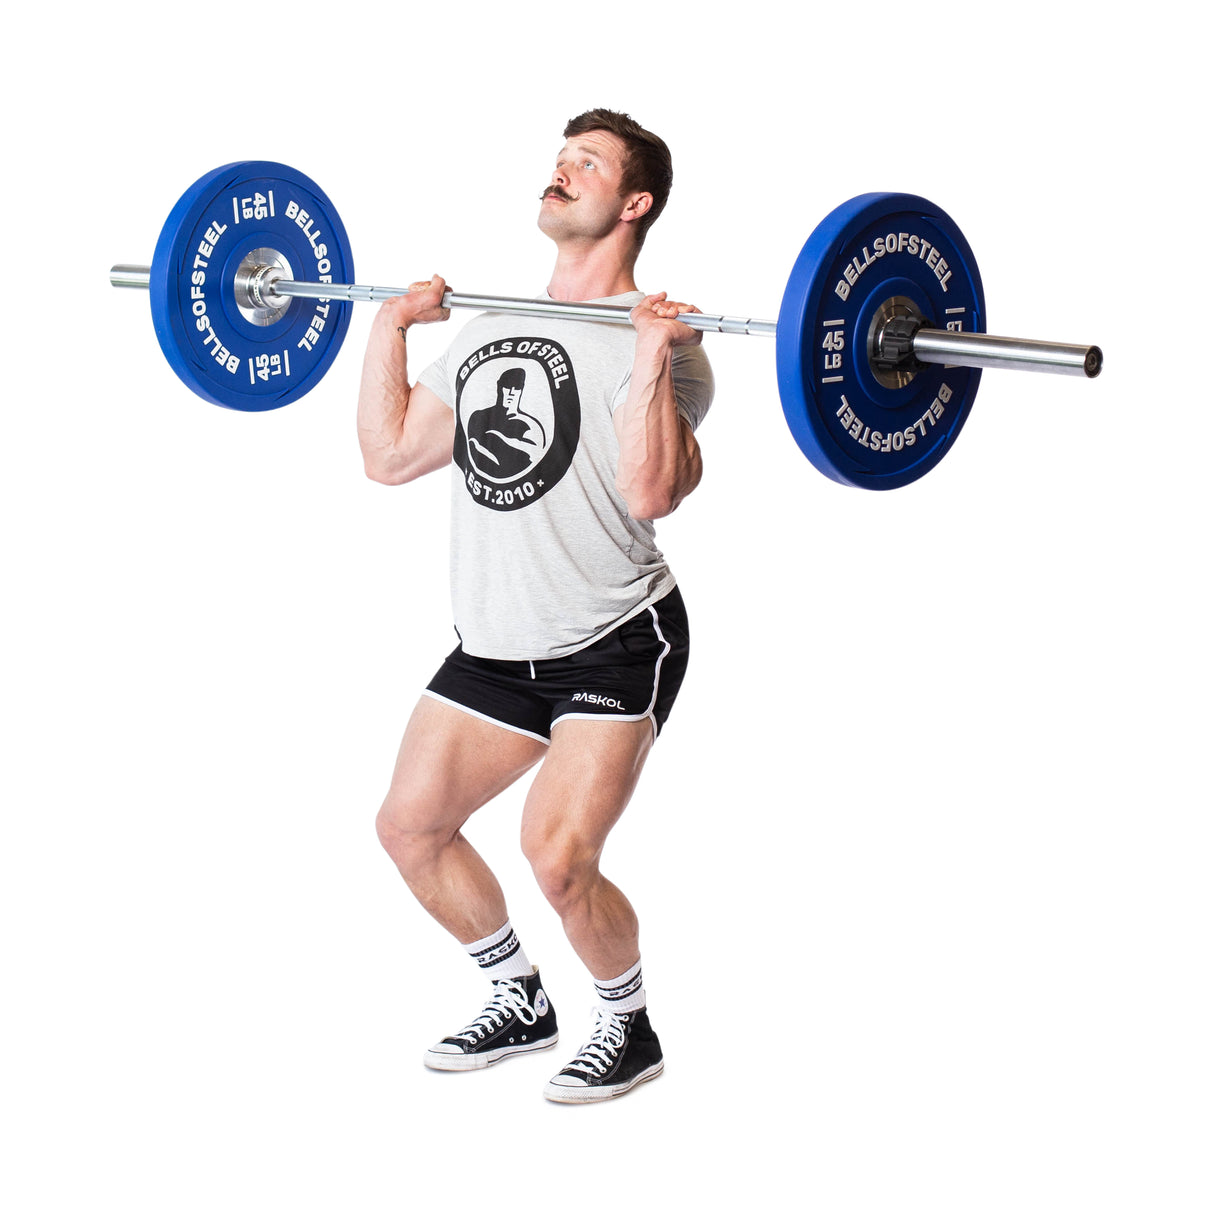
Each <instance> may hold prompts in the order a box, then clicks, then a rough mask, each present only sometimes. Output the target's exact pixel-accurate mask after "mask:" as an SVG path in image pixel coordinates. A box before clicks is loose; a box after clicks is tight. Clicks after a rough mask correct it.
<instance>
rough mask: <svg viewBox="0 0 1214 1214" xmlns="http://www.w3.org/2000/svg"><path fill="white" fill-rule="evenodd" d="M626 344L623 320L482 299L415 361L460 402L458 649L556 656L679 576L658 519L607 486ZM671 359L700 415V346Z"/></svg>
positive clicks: (454, 404) (630, 300)
mask: <svg viewBox="0 0 1214 1214" xmlns="http://www.w3.org/2000/svg"><path fill="white" fill-rule="evenodd" d="M643 298H644V296H643V295H642V294H641V293H640V292H639V291H638V292H635V293H630V294H627V295H617V296H614V297H612V298H611V299H606V300H597V301H595V302H601V303H613V304H625V305H629V306H632V305H635V304H638V303H640V301H641V300H642V299H643ZM635 347H636V330H635V329H633V328H632V327H631V326H628V325H613V324H593V323H589V322H586V321H580V320H576V321H575V320H562V319H560V318H557V317H553V318H544V319H535V318H531V317H526V316H517V315H514V314H510V313H503V312H487V313H485V314H483V315H481V316H478V317H476V318H475V319H473V320H472V321H470V322H469V323H468V324H467V325H466V326H465V327H464V328H463V330H461V332H460V333H459V334H458V335H457V336H456V338H455V340H454V341H453V342H452V343H451V346H450V348H449V349H448V350H447V353H446V354H445V355H443V357H442V358H440V359H438V360H437V361H436V362H434V363H432V364H431V365H430V366H429V367H427V368H426V370H425V371H423V372H422V374H421V376H420V377H419V381H420V382H421V383H423V384H425V386H426V387H427V388H429V389H430V390H431V391H432V392H433V393H434V394H435V395H436V396H438V397H439V399H440V400H442V401H444V402H445V403H446V404H447V405H448V406H450V407H451V408H452V409H454V410H455V447H454V451H453V460H454V464H453V467H454V474H453V476H452V482H451V598H452V605H453V607H454V611H455V627H456V631H457V632H458V633H459V636H460V640H461V642H462V644H463V647H464V650H465V652H467V653H470V654H473V655H475V656H477V657H484V658H497V659H501V660H514V661H517V660H528V659H540V658H556V657H564V656H565V655H566V654H570V653H574V652H576V651H577V650H579V649H582V648H584V647H585V646H587V645H590V644H593V643H594V642H595V641H597V640H598V639H599V638H600V637H602V636H603V635H605V634H606V633H607V632H610V631H611V630H612V629H613V628H615V627H617V626H618V625H619V624H622V623H623V622H624V621H625V620H628V619H630V618H631V617H632V616H634V615H636V614H637V613H638V612H640V611H643V610H644V609H645V608H646V607H648V606H649V605H650V604H651V603H655V602H657V600H658V599H660V598H662V597H663V596H664V595H666V594H668V593H669V592H670V591H671V590H672V589H673V588H674V584H675V580H674V575H673V574H672V573H671V571H670V569H669V567H668V566H667V564H666V560H665V558H664V557H663V556H662V553H661V552H660V551H659V550H658V547H657V545H656V544H655V542H654V531H653V524H652V523H649V522H645V521H643V520H638V519H634V518H631V517H630V516H629V514H628V507H627V506H626V505H625V504H624V499H623V498H622V497H621V496H620V495H619V493H618V492H617V491H616V488H615V475H616V467H617V464H618V462H619V443H618V441H617V440H616V435H615V428H614V426H613V424H612V414H613V413H614V412H615V410H616V408H617V407H618V406H620V405H622V404H623V403H624V401H625V399H626V398H627V396H628V387H629V382H630V380H631V377H632V361H633V354H634V351H635ZM673 371H674V386H675V396H676V399H677V402H678V407H679V412H680V413H681V414H682V415H683V416H684V417H685V418H686V419H687V421H688V422H689V423H690V424H691V426H692V427H693V428H694V427H696V426H698V425H699V424H700V422H701V421H702V420H703V418H704V415H705V414H706V413H707V412H708V407H709V405H710V404H711V403H712V393H713V380H712V370H711V368H710V367H709V365H708V358H707V356H706V355H705V354H704V352H703V350H702V349H701V347H699V346H680V347H677V348H676V349H675V351H674V361H673Z"/></svg>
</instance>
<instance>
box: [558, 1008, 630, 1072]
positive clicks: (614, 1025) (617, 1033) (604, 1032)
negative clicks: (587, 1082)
mask: <svg viewBox="0 0 1214 1214" xmlns="http://www.w3.org/2000/svg"><path fill="white" fill-rule="evenodd" d="M625 1024H627V1021H626V1020H624V1019H622V1018H621V1017H620V1016H617V1015H616V1014H615V1013H614V1012H608V1011H605V1010H604V1009H603V1008H596V1009H595V1020H594V1028H593V1030H592V1031H591V1033H590V1040H589V1041H587V1042H586V1044H585V1045H584V1046H582V1048H581V1049H580V1050H579V1051H578V1055H577V1057H576V1058H575V1059H574V1060H573V1061H572V1062H571V1063H569V1065H568V1066H567V1067H565V1070H567V1071H581V1072H582V1073H583V1074H584V1075H605V1074H606V1073H607V1068H608V1067H609V1066H610V1065H611V1064H612V1063H613V1062H614V1061H615V1060H616V1056H617V1055H618V1054H619V1052H620V1050H622V1049H623V1048H624V1025H625Z"/></svg>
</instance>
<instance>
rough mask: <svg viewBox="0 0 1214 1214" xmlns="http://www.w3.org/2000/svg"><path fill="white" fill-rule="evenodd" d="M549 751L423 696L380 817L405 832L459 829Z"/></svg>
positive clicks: (410, 724) (411, 718)
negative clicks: (388, 820) (382, 816)
mask: <svg viewBox="0 0 1214 1214" xmlns="http://www.w3.org/2000/svg"><path fill="white" fill-rule="evenodd" d="M546 749H547V747H546V746H545V745H544V743H542V742H538V741H536V740H535V739H534V738H529V737H526V736H524V735H522V734H519V733H515V732H513V731H512V730H509V729H503V728H502V727H501V726H499V725H493V724H491V723H490V722H488V721H483V720H481V719H480V718H478V717H475V716H472V715H471V714H469V713H466V712H463V711H461V710H460V709H458V708H453V707H451V706H450V705H449V704H444V703H442V702H441V701H438V700H434V699H431V698H430V697H429V696H423V697H422V698H421V700H420V701H419V702H418V704H417V707H416V708H415V709H414V710H413V715H412V717H410V719H409V724H408V726H407V727H406V728H405V736H404V738H403V739H402V741H401V744H400V753H399V754H398V755H397V758H396V767H395V770H394V771H393V773H392V783H391V786H390V787H389V789H388V795H387V797H386V798H385V800H384V807H383V810H382V811H381V813H382V814H383V815H384V816H385V817H387V818H388V819H390V820H391V822H392V823H393V825H395V826H396V827H397V828H398V829H401V830H411V831H429V830H442V829H450V830H453V831H454V830H458V829H459V828H460V826H462V825H463V823H464V822H465V821H466V820H467V819H468V817H469V815H471V814H472V813H474V812H475V811H476V810H478V809H480V807H481V806H482V805H484V804H485V803H486V802H488V801H491V800H492V799H493V798H494V797H495V796H497V794H498V793H500V792H502V791H503V790H504V789H506V788H508V787H509V786H510V785H511V784H513V783H514V781H515V780H517V779H518V778H519V777H520V776H521V775H523V773H524V772H526V771H528V770H529V769H530V768H532V767H533V766H534V765H535V764H536V762H537V761H538V760H539V759H540V758H541V756H542V755H543V754H544V752H545V750H546Z"/></svg>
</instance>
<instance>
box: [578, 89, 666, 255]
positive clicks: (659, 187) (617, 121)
mask: <svg viewBox="0 0 1214 1214" xmlns="http://www.w3.org/2000/svg"><path fill="white" fill-rule="evenodd" d="M587 131H607V132H609V133H610V134H612V135H615V136H616V138H617V139H619V140H621V141H622V142H623V144H624V147H625V150H626V155H625V158H624V177H623V180H622V181H621V182H620V187H621V189H622V190H623V191H624V193H626V194H635V193H640V192H644V193H646V194H652V195H653V206H651V207H650V208H649V210H648V211H646V212H645V214H644V215H642V216H641V218H640V219H638V220H637V224H636V226H637V248H638V249H639V248H640V247H641V245H642V244H644V243H645V237H646V235H648V233H649V228H650V225H651V224H652V223H653V222H654V221H655V220H656V219H657V217H658V216H659V215H660V214H661V213H662V210H663V209H664V208H665V206H666V199H667V198H669V197H670V186H671V183H672V182H673V181H674V169H673V168H672V167H671V163H670V149H669V148H668V147H667V146H666V144H665V143H664V142H663V141H662V140H661V139H659V138H658V136H657V135H655V134H654V133H653V132H652V131H647V130H646V129H645V128H644V127H643V126H641V124H640V123H639V122H637V121H636V120H635V119H634V118H632V117H631V116H630V115H628V114H621V113H618V112H617V111H616V110H604V109H597V110H587V111H586V112H585V113H584V114H579V115H578V116H577V117H576V118H570V119H569V121H568V122H567V123H566V124H565V131H564V135H565V138H566V139H568V138H570V136H572V135H584V134H586V132H587Z"/></svg>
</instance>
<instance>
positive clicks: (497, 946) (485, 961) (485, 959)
mask: <svg viewBox="0 0 1214 1214" xmlns="http://www.w3.org/2000/svg"><path fill="white" fill-rule="evenodd" d="M464 949H465V951H466V952H467V953H468V955H469V956H470V957H471V958H472V960H473V961H475V962H476V964H477V965H479V966H480V968H481V973H482V974H484V975H485V977H487V978H492V979H493V981H494V982H496V981H497V980H498V979H499V978H525V977H527V975H528V974H530V973H531V962H530V961H528V960H527V954H526V953H525V952H523V946H522V945H521V944H520V943H519V942H518V937H517V936H516V935H515V934H514V928H512V927H511V926H510V920H509V919H507V920H506V922H505V924H504V925H503V926H502V927H499V928H498V929H497V931H495V932H494V933H493V935H491V936H486V937H485V938H484V939H483V940H473V942H472V943H471V944H465V945H464Z"/></svg>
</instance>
